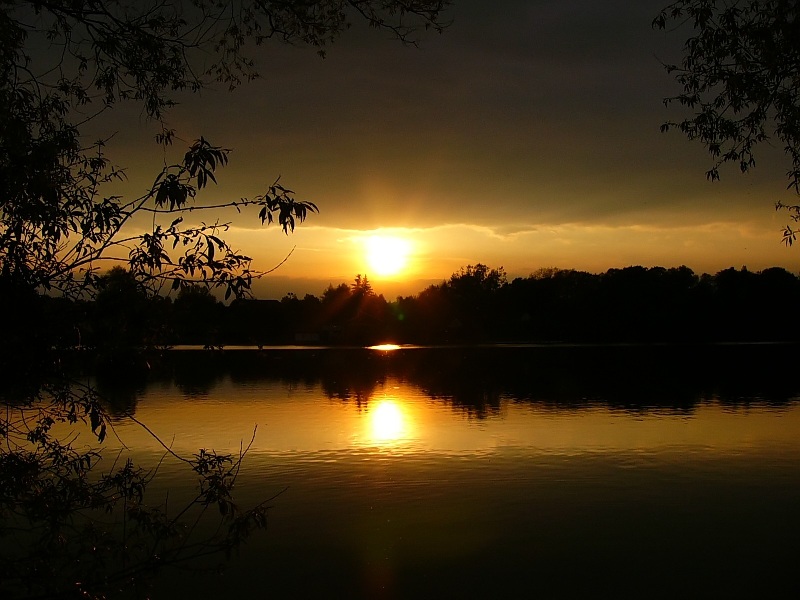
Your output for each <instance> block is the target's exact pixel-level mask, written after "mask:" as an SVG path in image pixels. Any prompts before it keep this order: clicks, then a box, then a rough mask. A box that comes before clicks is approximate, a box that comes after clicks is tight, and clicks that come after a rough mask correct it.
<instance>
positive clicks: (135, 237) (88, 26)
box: [0, 0, 449, 598]
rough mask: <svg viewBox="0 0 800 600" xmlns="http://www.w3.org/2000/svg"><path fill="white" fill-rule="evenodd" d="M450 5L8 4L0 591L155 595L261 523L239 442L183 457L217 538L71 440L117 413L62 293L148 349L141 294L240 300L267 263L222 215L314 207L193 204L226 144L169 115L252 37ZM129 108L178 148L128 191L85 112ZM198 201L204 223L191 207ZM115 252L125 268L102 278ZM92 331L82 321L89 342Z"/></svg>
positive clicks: (0, 237) (0, 96) (0, 285)
mask: <svg viewBox="0 0 800 600" xmlns="http://www.w3.org/2000/svg"><path fill="white" fill-rule="evenodd" d="M448 4H449V3H448V2H447V1H444V0H410V1H407V0H348V1H347V2H338V1H334V2H331V1H330V0H309V1H306V0H289V1H285V0H259V1H253V0H230V1H225V0H223V1H218V0H177V1H176V2H164V3H160V2H139V1H134V0H119V1H116V2H97V1H95V0H52V1H46V2H40V1H34V0H29V1H24V0H23V1H19V2H5V3H3V6H2V10H1V11H0V106H2V107H3V110H2V111H0V293H2V296H3V308H4V315H5V317H6V319H7V320H8V321H11V322H12V323H13V325H12V326H11V327H8V328H7V329H6V330H5V331H4V334H6V333H7V334H8V335H4V340H3V344H2V345H0V376H2V377H3V379H4V389H3V393H2V402H3V405H4V406H3V408H4V410H3V416H2V417H0V437H1V438H2V444H0V535H2V536H5V535H6V534H8V535H12V536H13V543H5V542H4V544H3V545H2V547H0V596H2V597H4V598H5V597H20V596H25V597H67V596H69V597H83V598H101V597H111V596H116V595H120V594H121V593H122V591H123V590H124V591H125V592H126V593H127V594H128V595H134V596H145V595H146V593H147V592H146V589H144V588H142V587H139V586H140V584H142V582H143V581H144V580H146V579H147V577H148V576H149V575H151V574H152V573H155V572H156V571H157V570H158V568H161V567H163V566H166V565H170V564H177V563H181V562H187V561H192V560H193V559H194V558H195V557H197V556H198V555H202V554H205V553H208V552H213V551H220V552H229V551H230V550H231V549H233V548H235V547H236V546H237V545H238V544H240V543H241V542H242V541H243V540H244V539H245V538H246V537H247V536H248V535H249V533H250V532H251V531H252V530H253V529H256V528H261V527H263V526H264V523H265V514H266V513H265V511H266V507H265V506H266V505H265V504H259V505H257V506H255V507H251V508H249V509H247V510H245V509H244V508H240V507H239V506H237V504H236V503H235V502H234V501H233V496H232V489H233V486H234V483H235V481H236V477H237V474H238V471H239V465H240V463H241V460H242V458H243V457H244V454H246V450H244V451H243V452H242V453H241V454H240V455H239V456H227V455H217V454H215V453H213V452H210V451H207V450H199V451H198V453H197V454H195V455H194V456H191V457H180V456H177V455H173V458H174V459H175V460H178V461H181V462H182V463H183V464H185V465H186V467H187V469H188V470H189V471H190V472H191V473H193V474H194V476H195V477H196V479H197V480H198V481H199V484H198V489H197V494H196V496H195V497H194V498H193V499H192V500H191V501H190V502H189V504H188V506H187V507H186V510H187V511H190V510H191V509H193V508H195V507H197V508H198V510H200V511H201V512H202V511H205V510H206V509H208V508H213V509H216V511H215V512H216V515H217V517H218V518H219V519H220V523H219V525H220V528H219V529H217V531H218V535H215V536H213V537H212V538H209V539H205V540H197V539H195V540H186V539H184V540H181V543H179V544H178V543H176V540H177V538H178V537H179V535H180V534H179V531H180V529H179V519H178V518H176V517H174V516H171V515H168V514H167V512H166V511H165V510H162V509H161V508H162V507H159V506H154V505H152V504H148V502H147V500H146V498H147V496H146V494H145V490H146V488H147V484H148V483H149V481H150V478H151V476H150V474H148V473H146V472H144V471H143V470H142V469H140V468H137V467H136V466H135V465H134V464H133V463H131V462H125V461H120V463H119V464H117V465H116V466H115V467H113V468H112V469H111V471H110V472H108V473H99V472H97V470H96V465H97V460H98V457H99V454H98V451H97V450H94V449H86V450H77V449H75V448H73V446H72V440H74V439H75V437H76V436H77V433H78V432H77V430H76V428H80V427H85V428H86V429H88V430H89V431H90V432H91V433H93V434H94V435H95V436H96V437H97V440H98V442H99V443H102V442H103V440H104V439H105V436H106V432H107V423H106V417H107V415H106V413H105V410H104V407H103V403H102V399H101V398H100V396H99V395H98V393H97V390H96V389H95V388H93V387H90V386H87V385H85V384H79V383H77V382H75V381H74V380H72V379H71V378H70V377H69V375H68V371H67V366H68V365H67V364H66V363H67V362H68V361H67V360H66V359H68V358H71V354H70V353H68V352H66V351H65V350H64V345H63V344H61V343H53V342H54V339H55V338H54V336H53V335H52V333H51V332H50V331H48V330H47V329H46V328H45V324H46V323H47V322H48V321H49V320H50V318H51V316H52V313H51V312H50V311H52V309H54V308H58V309H61V308H65V306H61V305H59V306H58V307H56V305H55V304H53V303H51V302H49V299H50V298H49V296H50V295H60V296H61V297H63V298H67V299H72V300H78V299H82V298H85V297H89V298H95V299H96V301H95V302H94V303H92V305H91V309H92V310H96V311H97V312H96V313H95V314H94V315H87V318H88V319H89V320H90V321H93V322H94V323H95V324H97V323H101V324H102V325H101V326H100V327H99V330H98V331H97V332H96V333H98V334H101V336H102V338H105V341H109V342H114V343H120V344H125V345H127V344H139V343H146V340H145V339H143V338H144V337H145V336H144V334H145V333H146V328H143V327H140V326H141V325H142V323H143V321H142V318H143V315H142V310H144V309H143V306H144V304H143V302H144V300H145V299H147V298H153V299H157V298H158V296H159V294H167V293H169V292H170V291H178V290H183V291H184V294H185V297H186V298H187V304H191V303H189V302H188V297H190V296H193V295H194V294H195V289H194V287H193V286H195V285H198V284H199V285H202V286H203V287H204V288H206V289H208V288H221V289H222V290H223V292H224V295H225V296H226V297H236V298H240V297H243V296H246V295H247V294H248V292H249V289H250V286H251V284H252V281H253V279H254V278H257V277H261V276H263V275H264V274H265V273H266V271H262V270H257V269H255V268H254V267H253V265H252V261H251V259H250V258H249V257H248V256H247V255H246V254H244V253H242V252H240V251H239V250H238V249H235V248H232V247H231V246H230V245H229V244H228V243H227V242H226V240H225V231H226V230H227V229H228V226H229V223H228V222H226V221H223V220H220V217H219V216H218V214H217V213H216V211H219V210H220V209H225V208H235V209H237V210H241V209H242V208H243V207H246V206H250V207H254V208H255V210H257V212H258V219H259V220H260V222H261V223H262V224H271V223H273V222H275V223H277V225H278V226H280V227H281V228H282V230H283V231H284V232H285V233H290V232H291V231H293V230H294V228H295V226H296V224H298V223H301V222H302V221H304V220H305V218H306V217H307V216H308V214H309V213H312V212H316V211H317V207H316V205H315V204H313V203H312V202H308V201H300V200H296V199H295V197H294V194H293V192H292V191H291V190H290V189H288V188H286V187H284V185H283V184H282V183H281V182H279V181H277V180H276V181H274V182H273V183H272V184H269V185H266V186H265V188H264V190H263V192H262V193H261V194H258V195H256V196H255V197H252V198H245V199H238V198H237V199H235V200H227V201H222V202H221V203H220V204H213V205H212V204H207V203H204V204H198V203H197V202H196V199H197V196H198V195H199V194H200V193H201V192H202V191H203V190H204V189H205V188H207V187H208V186H209V185H211V184H214V183H216V180H217V179H216V178H217V176H218V174H219V170H220V168H222V167H223V166H225V165H226V164H227V162H228V155H229V151H228V149H226V148H225V147H223V146H217V145H215V144H213V143H211V142H210V141H209V140H207V139H205V138H203V137H201V138H200V139H198V140H196V141H195V142H194V143H192V144H190V145H189V147H188V149H184V150H183V151H176V150H175V149H173V148H172V143H173V141H174V140H176V139H178V132H176V131H174V130H173V129H171V128H170V127H169V124H168V121H167V116H168V112H169V109H170V108H171V107H172V106H173V105H174V104H175V97H176V95H177V94H178V93H180V92H198V91H200V90H201V89H203V88H204V87H206V86H208V85H210V84H215V83H216V84H222V85H223V86H226V87H229V88H233V87H236V86H238V85H239V84H241V83H243V82H245V81H248V80H251V79H253V78H255V77H256V76H257V69H256V63H255V60H254V55H255V49H256V47H257V46H260V45H262V44H265V43H266V42H268V41H269V40H271V39H272V40H277V41H280V42H283V43H300V44H305V45H310V46H312V47H314V48H316V49H317V50H318V51H319V52H320V53H321V54H324V52H325V51H326V49H327V47H328V46H329V45H330V44H331V43H332V42H333V41H334V40H335V39H336V38H337V37H338V36H339V35H340V34H341V33H342V32H344V31H345V30H346V29H347V27H348V26H349V24H350V23H351V21H352V19H354V18H357V19H361V20H363V21H366V22H367V23H368V24H369V25H371V26H373V27H377V28H381V29H384V30H386V31H389V32H391V33H392V34H393V35H394V36H395V37H397V38H399V39H400V40H401V41H402V42H405V43H414V41H415V35H416V34H415V31H416V29H417V28H418V27H421V26H424V27H431V28H433V29H437V30H441V29H442V27H443V26H444V25H443V23H442V22H441V12H442V10H443V9H444V8H445V7H446V6H447V5H448ZM121 103H135V104H136V105H137V106H138V107H140V108H141V111H142V114H143V115H144V116H145V117H146V118H147V119H149V120H150V121H151V122H154V123H155V124H156V125H157V130H158V134H157V136H156V141H157V143H158V144H159V145H160V147H161V151H162V152H163V155H164V167H163V168H162V169H161V170H160V172H157V173H153V179H152V184H151V185H150V186H149V188H148V189H146V190H145V192H144V193H143V194H142V195H141V196H138V197H135V198H130V197H128V198H125V197H120V196H119V195H117V194H116V192H115V191H114V189H115V188H113V185H114V184H116V183H117V182H119V181H121V180H123V179H125V177H126V173H125V171H124V170H123V169H122V168H121V167H118V166H116V165H114V164H113V163H112V162H111V161H110V159H109V158H108V156H107V155H106V145H107V142H108V138H105V139H101V140H100V141H96V142H90V141H88V140H87V139H86V134H87V131H88V124H89V123H92V124H94V123H97V121H96V117H97V116H98V115H100V114H103V113H108V112H109V111H113V109H114V108H115V107H116V106H118V105H119V104H121ZM115 126H119V125H118V124H115ZM173 153H174V154H173ZM198 212H199V213H200V214H203V215H204V217H206V218H205V219H204V220H200V219H199V218H194V219H191V218H190V215H191V214H192V213H194V214H195V215H197V214H198ZM137 217H145V218H139V219H137ZM134 221H135V222H136V223H137V227H136V228H135V229H133V228H131V227H130V225H131V224H132V223H133V222H134ZM142 223H144V224H145V225H144V226H143V227H144V230H142V229H141V227H142V225H141V224H142ZM113 265H119V266H121V267H122V266H124V269H120V270H112V271H111V272H110V273H108V274H107V275H104V274H103V271H108V269H109V267H110V266H113ZM179 299H180V298H179ZM203 302H205V304H206V305H207V304H208V302H207V301H206V300H204V301H203ZM182 303H183V302H180V303H178V304H179V307H180V304H182ZM195 304H196V303H195ZM69 306H83V305H79V304H78V303H75V304H72V305H69ZM148 306H149V305H148ZM151 308H152V307H150V306H149V307H148V308H147V309H146V311H145V312H147V311H151ZM115 324H116V325H117V326H118V327H116V328H115V327H114V325H115ZM76 327H77V326H76ZM80 333H81V331H80V328H79V327H77V331H76V334H77V335H76V336H75V337H76V338H77V339H83V337H84V336H81V335H80ZM84 333H88V332H84ZM58 337H59V338H60V339H63V337H64V336H63V335H61V334H59V336H58ZM102 338H101V337H96V338H95V341H97V342H98V344H99V340H100V339H102ZM79 343H80V342H79ZM125 375H130V373H125V368H124V366H123V367H122V368H121V369H120V376H125ZM61 425H66V427H65V428H64V427H61ZM56 426H58V427H56ZM65 429H66V433H64V431H65ZM165 452H166V453H167V454H170V453H171V451H170V450H169V449H168V448H165ZM107 514H115V515H118V516H119V518H120V519H121V522H122V525H121V526H120V527H117V526H116V525H114V524H108V522H107V521H108V520H107V519H106V515H107ZM173 514H175V513H173ZM177 514H178V515H182V514H184V515H185V514H190V513H189V512H182V511H181V510H180V509H179V510H178V511H177ZM18 532H22V533H21V534H18Z"/></svg>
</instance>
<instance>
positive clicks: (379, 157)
mask: <svg viewBox="0 0 800 600" xmlns="http://www.w3.org/2000/svg"><path fill="white" fill-rule="evenodd" d="M663 4H665V0H639V1H637V2H630V1H629V0H610V1H607V2H596V1H593V0H499V1H497V2H491V3H489V2H485V1H483V0H457V1H456V4H455V7H454V8H453V9H452V10H451V11H450V12H449V17H450V18H452V25H451V26H450V27H449V28H448V29H447V30H446V31H445V33H444V34H442V35H437V34H435V33H433V32H421V34H420V43H419V47H417V48H415V47H404V46H402V45H401V44H400V43H398V42H396V41H393V40H391V39H389V36H388V35H387V34H386V33H385V32H379V31H375V30H370V29H368V28H366V27H364V26H361V25H360V24H357V25H356V26H355V27H354V28H353V29H351V30H350V31H348V32H346V33H345V34H344V35H343V36H342V38H341V39H340V40H339V41H338V42H337V43H335V44H334V45H333V46H332V47H331V48H330V50H329V52H328V56H327V58H325V59H321V58H320V57H319V56H317V55H316V53H315V51H314V50H313V49H311V48H304V47H299V46H298V47H287V46H284V45H281V44H279V43H271V44H270V43H268V44H266V45H265V46H264V47H262V48H261V49H259V51H258V53H257V62H258V66H259V71H260V73H261V75H262V78H261V79H260V80H258V81H256V82H254V83H251V84H248V85H246V86H244V87H243V88H241V89H239V90H237V91H235V92H233V93H228V92H227V90H226V89H213V88H212V89H208V90H205V91H204V92H203V93H202V95H200V96H197V97H187V98H181V102H182V104H181V105H180V106H179V107H178V108H177V109H175V110H174V111H173V112H172V113H171V114H170V116H169V121H170V124H171V125H172V126H173V127H175V128H176V130H177V132H178V135H179V136H180V137H181V138H183V139H184V140H186V141H187V142H191V141H192V140H193V139H195V138H197V137H199V136H200V135H203V136H205V137H206V138H207V139H209V140H211V141H212V142H213V143H215V144H217V145H221V146H225V147H228V148H232V149H233V153H232V154H231V162H230V165H229V166H228V167H226V168H225V170H224V171H223V172H222V173H220V176H219V180H220V184H221V185H220V186H218V187H216V188H214V189H210V190H208V191H206V192H205V193H204V195H203V196H202V198H203V199H204V201H208V202H218V201H221V200H225V199H236V198H239V197H242V196H254V195H256V194H258V193H260V192H263V191H264V190H265V189H266V187H267V186H268V185H269V184H270V183H272V182H273V181H274V180H275V179H276V178H277V177H278V176H280V177H281V182H282V183H283V184H284V185H286V186H287V187H289V188H291V189H293V190H294V191H295V193H296V196H297V198H298V199H303V200H310V201H313V202H315V203H316V204H317V205H318V206H319V208H320V213H319V214H318V215H312V216H311V217H310V218H309V220H308V221H307V222H306V223H304V224H303V225H302V226H300V227H299V228H298V229H297V231H296V232H295V233H294V234H293V235H290V236H288V237H286V236H284V235H283V234H282V233H281V232H280V230H279V229H278V228H277V227H272V228H262V227H260V226H259V225H258V224H257V220H256V218H255V215H235V214H233V215H230V216H229V217H230V218H231V219H233V220H234V225H235V226H234V227H233V229H232V230H231V231H230V232H229V234H228V239H229V240H230V241H232V242H233V244H234V245H235V246H236V247H238V248H239V249H241V250H242V251H244V252H245V253H247V254H249V255H251V256H253V257H254V258H255V259H256V265H255V266H256V268H260V269H268V268H271V267H272V266H274V265H275V264H277V263H278V262H280V261H281V260H282V259H283V258H284V257H285V256H286V255H287V254H288V253H289V252H290V251H291V250H292V248H295V249H294V253H293V254H292V256H291V257H290V259H289V260H288V261H287V262H286V263H285V264H284V265H283V266H281V267H280V269H278V270H277V271H276V272H275V273H273V274H272V275H271V276H270V277H268V278H266V279H265V280H264V281H263V282H259V284H257V287H256V288H255V292H256V295H257V296H258V297H262V298H269V297H274V298H280V297H281V296H283V295H284V294H286V293H287V292H294V293H296V294H298V295H300V296H302V295H303V294H305V293H312V294H315V295H320V294H321V293H322V291H323V290H324V289H325V287H326V286H327V285H328V284H329V283H332V284H334V285H337V284H339V283H342V282H347V283H350V282H352V281H353V279H354V277H355V275H356V274H357V273H362V274H364V273H365V274H367V275H368V277H369V278H370V280H371V281H372V283H373V286H374V288H375V290H376V291H377V292H378V293H382V294H384V295H385V296H386V297H387V298H388V299H393V298H394V297H395V296H396V295H398V294H404V295H408V294H414V293H417V292H419V291H421V290H422V289H423V288H424V287H425V286H426V285H429V284H430V283H436V282H440V281H442V280H443V279H446V278H447V277H448V276H449V275H450V274H452V273H453V272H455V271H457V270H458V269H459V268H460V267H463V266H466V265H468V264H475V263H478V262H481V263H484V264H487V265H489V266H491V267H500V266H502V267H504V268H505V270H506V272H507V273H508V274H509V278H513V277H515V276H526V275H528V274H530V273H531V272H533V271H535V270H537V269H539V268H541V267H560V268H576V269H582V270H587V271H591V272H601V271H605V270H607V269H609V268H612V267H625V266H628V265H645V266H654V265H661V266H665V267H671V266H679V265H681V264H685V265H688V266H689V267H691V268H692V269H694V270H695V271H697V272H711V273H713V272H716V271H718V270H720V269H723V268H726V267H730V266H735V267H737V268H738V267H741V266H742V265H746V266H747V267H748V268H750V269H751V270H758V269H762V268H765V267H769V266H776V265H777V266H784V267H786V268H787V269H789V270H791V271H792V272H797V271H798V269H799V268H800V267H799V265H800V249H787V248H786V247H784V246H783V245H782V244H781V230H782V229H783V226H785V225H786V224H787V222H788V217H787V215H786V214H785V213H778V212H776V211H775V210H774V204H775V201H776V200H779V199H782V200H784V201H792V200H793V198H792V195H791V193H790V192H788V191H786V183H787V181H786V178H785V171H786V170H787V168H788V163H787V161H786V160H785V159H784V157H783V154H782V151H781V150H780V148H769V147H764V148H763V149H762V150H761V152H759V153H757V155H756V159H757V160H758V161H759V162H758V166H757V167H756V169H755V171H754V172H753V173H751V174H749V175H744V176H743V175H741V174H739V173H738V172H737V170H736V169H735V168H734V169H725V170H723V172H722V181H721V182H716V183H710V182H707V181H706V179H705V171H706V170H707V169H708V168H709V167H710V161H709V158H708V156H707V154H706V153H705V150H704V148H702V146H700V145H699V144H694V143H690V142H688V141H687V140H685V139H684V138H682V137H681V135H680V134H679V133H668V134H662V133H660V132H659V126H660V125H661V123H662V122H663V121H665V120H668V119H678V118H679V117H680V114H681V113H680V112H679V109H678V108H677V107H673V108H671V109H667V108H665V107H664V105H663V104H662V99H663V98H664V97H665V96H668V95H671V94H676V93H677V92H678V88H677V84H676V83H674V81H673V80H672V79H671V77H670V76H669V75H668V74H667V73H665V71H664V70H663V68H662V67H661V64H660V61H664V62H670V61H674V60H676V59H677V57H678V56H679V50H680V47H681V45H682V43H683V41H684V40H685V38H686V35H687V33H688V31H687V30H685V29H684V30H679V31H676V32H672V33H664V32H661V31H655V30H653V29H651V27H650V23H651V21H652V19H653V17H654V16H655V15H656V14H657V13H658V10H659V9H660V8H661V7H662V6H663ZM138 111H139V109H138V108H137V107H133V106H132V107H127V108H122V109H115V111H114V117H113V124H114V125H115V126H117V127H119V131H118V134H117V135H116V137H115V138H114V139H113V140H112V142H111V144H110V145H109V151H110V153H111V155H112V157H113V158H114V159H115V160H116V161H117V162H119V163H121V164H123V165H124V166H126V167H127V168H128V174H129V177H130V181H129V183H128V185H129V187H130V190H132V192H140V191H142V190H143V189H144V188H145V187H146V182H147V180H148V178H149V177H151V174H154V173H155V172H157V170H158V168H159V167H160V165H161V164H163V157H162V156H161V155H160V154H159V150H158V148H157V146H155V144H154V143H153V141H152V139H153V138H152V135H153V133H154V128H153V127H152V126H151V125H148V124H147V123H145V122H144V121H143V120H142V117H141V116H140V115H139V112H138ZM131 123H133V124H134V125H135V124H137V123H138V124H139V125H140V126H139V127H136V126H133V127H131V126H130V124H131ZM106 125H107V124H106ZM180 156H181V150H180V147H176V155H175V157H174V159H176V160H177V159H179V158H180ZM380 236H383V237H392V238H394V239H396V240H401V241H400V242H395V244H396V247H397V248H400V250H401V251H402V252H403V253H405V254H406V264H405V267H404V268H402V269H401V270H400V271H399V272H398V273H396V274H394V275H381V274H380V272H379V270H380V267H379V266H378V265H376V264H371V263H369V262H368V260H367V256H366V251H365V248H366V247H367V245H368V240H370V239H372V240H373V243H374V239H375V238H376V237H380Z"/></svg>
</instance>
